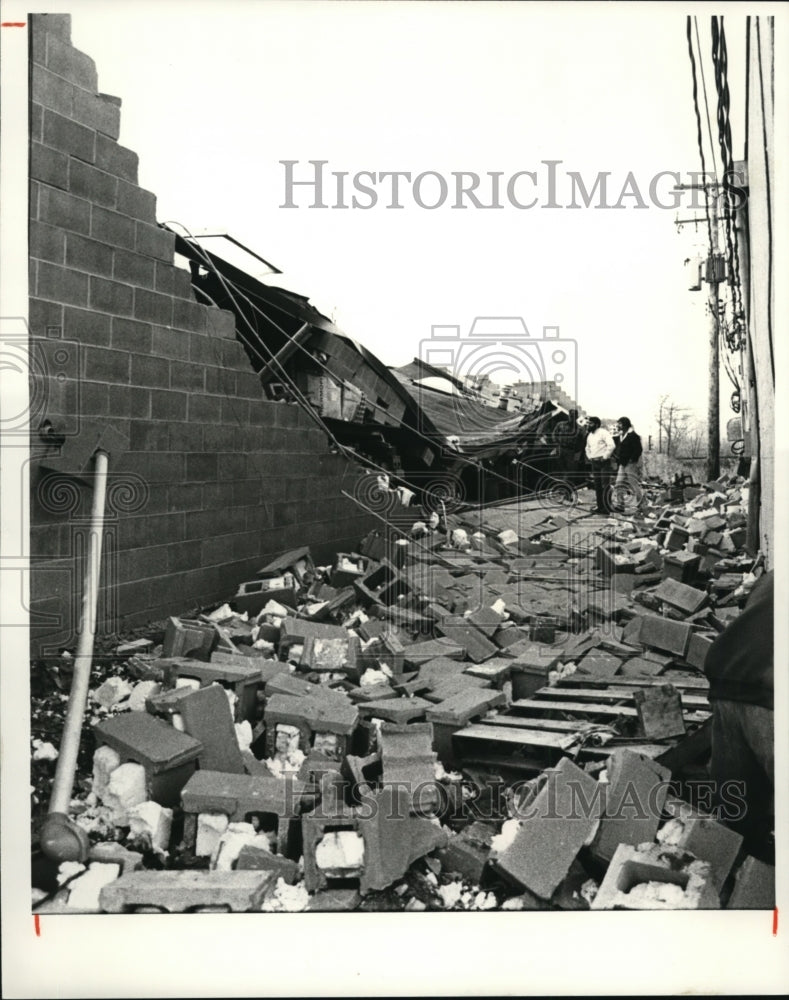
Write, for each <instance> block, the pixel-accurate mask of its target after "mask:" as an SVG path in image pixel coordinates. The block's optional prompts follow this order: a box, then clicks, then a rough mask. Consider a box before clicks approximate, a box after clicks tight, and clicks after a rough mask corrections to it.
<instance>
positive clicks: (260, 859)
mask: <svg viewBox="0 0 789 1000" xmlns="http://www.w3.org/2000/svg"><path fill="white" fill-rule="evenodd" d="M235 870H236V871H264V872H271V873H272V874H273V875H274V878H275V879H280V878H281V879H282V880H283V881H284V882H285V883H286V884H287V885H293V884H294V883H295V882H296V881H297V880H298V877H299V866H298V864H297V862H295V861H292V860H291V859H290V858H285V857H283V856H282V855H281V854H272V853H271V851H266V850H263V848H260V847H255V846H253V845H252V844H245V845H244V847H242V848H241V850H240V852H239V855H238V860H237V861H236V868H235Z"/></svg>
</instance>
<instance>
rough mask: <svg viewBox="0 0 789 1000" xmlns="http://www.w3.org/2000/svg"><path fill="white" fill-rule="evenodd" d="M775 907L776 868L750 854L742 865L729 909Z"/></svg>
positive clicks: (728, 904) (764, 908)
mask: <svg viewBox="0 0 789 1000" xmlns="http://www.w3.org/2000/svg"><path fill="white" fill-rule="evenodd" d="M774 908H775V868H774V867H773V866H772V865H766V864H765V863H764V862H763V861H757V859H756V858H753V857H750V856H748V857H747V858H746V859H745V861H743V863H742V864H741V865H740V867H739V869H738V871H737V875H736V878H735V882H734V889H733V890H732V894H731V896H730V897H729V901H728V903H727V904H726V909H727V910H772V909H774Z"/></svg>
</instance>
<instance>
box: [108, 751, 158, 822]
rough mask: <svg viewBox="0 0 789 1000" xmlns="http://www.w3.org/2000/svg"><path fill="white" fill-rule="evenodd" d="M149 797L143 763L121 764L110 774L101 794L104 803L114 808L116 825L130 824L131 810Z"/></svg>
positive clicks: (113, 817)
mask: <svg viewBox="0 0 789 1000" xmlns="http://www.w3.org/2000/svg"><path fill="white" fill-rule="evenodd" d="M147 798H148V791H147V781H146V776H145V768H144V767H143V766H142V765H141V764H131V763H129V764H121V765H120V766H119V767H116V768H115V770H114V771H112V773H111V774H110V777H109V781H108V782H107V787H106V789H105V791H104V793H103V795H102V796H101V801H102V803H103V804H104V805H105V806H107V807H108V808H109V809H111V810H112V822H113V823H114V824H115V826H128V825H129V810H131V809H133V808H134V806H138V805H140V803H141V802H145V800H146V799H147Z"/></svg>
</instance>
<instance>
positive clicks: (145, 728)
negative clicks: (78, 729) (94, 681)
mask: <svg viewBox="0 0 789 1000" xmlns="http://www.w3.org/2000/svg"><path fill="white" fill-rule="evenodd" d="M93 732H94V735H95V737H96V742H97V744H98V745H99V746H101V745H103V744H106V745H107V746H109V747H112V749H113V750H115V751H116V752H117V753H118V755H119V756H120V758H121V761H131V762H134V763H137V764H141V765H142V766H143V767H144V768H145V775H146V781H147V784H148V790H149V796H150V798H151V799H153V801H154V802H158V803H159V804H160V805H163V806H173V805H178V801H179V796H180V793H181V789H182V788H183V787H184V785H185V784H186V783H187V781H188V780H189V777H190V776H191V775H192V774H193V773H194V770H195V766H196V764H197V757H198V755H199V753H200V751H201V749H202V744H201V743H200V742H199V740H196V739H194V737H192V736H189V735H187V734H186V733H181V732H179V731H178V730H177V729H174V728H173V727H172V726H170V725H168V724H167V723H166V722H162V721H161V720H160V719H155V718H154V717H153V716H151V715H148V714H147V713H144V712H123V713H121V714H120V715H115V716H112V717H111V718H108V719H105V720H104V721H103V722H99V723H98V724H97V725H95V726H94V727H93Z"/></svg>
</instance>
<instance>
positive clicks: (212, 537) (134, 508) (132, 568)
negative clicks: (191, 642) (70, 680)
mask: <svg viewBox="0 0 789 1000" xmlns="http://www.w3.org/2000/svg"><path fill="white" fill-rule="evenodd" d="M30 24H31V57H30V66H31V78H30V83H31V98H30V101H31V103H30V315H29V321H30V340H31V354H30V358H31V373H32V375H33V380H32V383H31V384H32V392H31V410H30V424H31V467H30V540H31V547H30V556H31V565H32V572H31V597H30V614H31V618H30V622H31V638H32V642H33V648H34V650H36V651H38V652H43V651H46V650H47V649H54V648H56V647H57V645H68V644H69V642H70V641H73V639H74V636H75V632H76V630H77V628H78V624H79V615H80V595H81V592H82V574H83V571H84V560H85V551H86V546H87V538H88V524H89V515H90V504H91V493H92V489H91V481H90V474H88V475H87V476H83V478H82V479H81V480H78V479H76V478H75V475H74V474H75V473H76V474H78V473H81V472H82V471H83V465H84V455H81V454H80V453H81V452H84V450H85V448H86V447H88V446H89V445H90V444H91V442H92V441H94V440H98V437H99V435H100V434H101V433H102V432H103V431H105V432H106V431H107V430H108V429H112V430H114V431H118V432H119V433H120V434H122V435H124V436H125V437H126V438H127V439H128V448H127V449H125V450H124V449H123V448H120V449H118V448H117V447H116V448H114V449H113V450H111V454H110V473H109V480H108V494H107V520H106V530H105V542H104V554H103V562H102V590H101V598H100V606H99V631H100V632H101V631H104V632H113V631H118V630H119V629H121V628H125V627H127V626H133V625H137V624H142V623H144V622H145V621H147V620H151V619H157V618H161V617H163V616H165V615H167V614H172V613H179V612H181V613H184V612H186V611H187V610H188V609H191V608H193V607H195V606H196V605H202V604H206V603H209V602H212V601H218V600H223V599H226V598H228V597H230V596H231V595H232V594H233V593H234V592H235V589H236V586H237V584H238V583H239V582H241V581H242V580H244V579H247V578H249V577H250V576H254V574H255V571H256V570H258V569H259V568H260V567H261V565H263V564H264V563H265V562H266V561H267V560H268V559H270V558H271V557H272V556H274V555H276V554H277V553H279V552H281V551H283V550H284V549H287V548H291V547H294V546H296V545H301V544H306V545H310V546H311V547H312V548H313V553H314V555H315V556H316V557H317V558H319V559H320V558H325V557H327V556H328V555H329V554H330V553H331V552H332V551H336V550H340V551H343V550H347V549H349V548H353V547H354V546H356V545H357V544H358V541H359V538H360V537H361V536H362V535H363V534H364V533H365V532H366V531H368V530H369V529H370V527H372V526H373V522H372V519H371V518H370V516H369V515H367V514H365V512H364V511H363V510H362V509H361V508H360V507H358V506H357V505H356V504H355V503H354V502H353V501H352V500H350V499H348V498H347V497H346V496H344V495H343V493H342V492H341V490H348V491H349V492H350V491H351V490H349V487H351V488H352V485H353V482H354V480H355V476H356V470H355V469H354V468H353V466H351V465H349V463H348V462H346V461H345V459H343V458H341V457H339V456H335V455H333V454H331V453H330V451H329V444H328V439H327V436H326V434H325V433H324V432H322V431H321V430H320V429H319V428H318V427H316V426H315V424H314V423H313V421H312V420H311V419H310V417H309V416H308V414H307V413H306V412H304V411H303V410H301V408H299V407H296V406H293V405H288V404H284V403H273V402H269V401H266V400H265V397H264V394H263V391H262V388H261V386H260V382H259V380H258V378H257V376H256V375H255V374H254V373H253V371H252V370H251V368H250V365H249V362H248V360H247V357H246V355H245V353H244V349H243V347H242V345H241V343H240V342H239V340H237V339H236V335H235V326H234V318H233V316H232V314H230V313H228V312H224V311H221V310H218V309H213V308H210V307H207V306H202V305H199V304H198V303H197V302H195V301H194V298H193V296H192V292H191V287H190V279H189V275H188V272H186V271H184V270H182V269H180V268H177V267H175V266H174V264H173V244H174V236H173V235H172V234H170V233H168V232H165V231H163V230H162V229H160V228H159V227H158V226H157V225H156V199H155V196H154V194H152V193H151V192H149V191H145V190H143V189H142V188H140V187H139V185H138V183H137V162H138V158H137V155H136V154H135V153H134V152H132V151H131V150H129V149H126V148H124V147H123V146H121V145H119V143H118V141H117V140H118V135H119V125H120V101H119V100H118V99H117V98H114V97H108V96H106V95H103V94H99V93H98V92H97V88H98V85H97V75H96V67H95V64H94V62H93V60H92V59H90V58H89V57H88V56H87V55H85V54H83V53H82V52H80V51H78V50H77V49H75V48H74V47H73V46H72V44H71V41H70V34H71V23H70V17H69V16H68V15H52V14H50V15H43V14H37V15H33V16H32V17H31V19H30ZM47 433H48V435H49V436H48V437H47V436H46V435H47ZM58 441H60V442H61V443H60V444H52V443H50V444H47V443H46V442H58Z"/></svg>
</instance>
